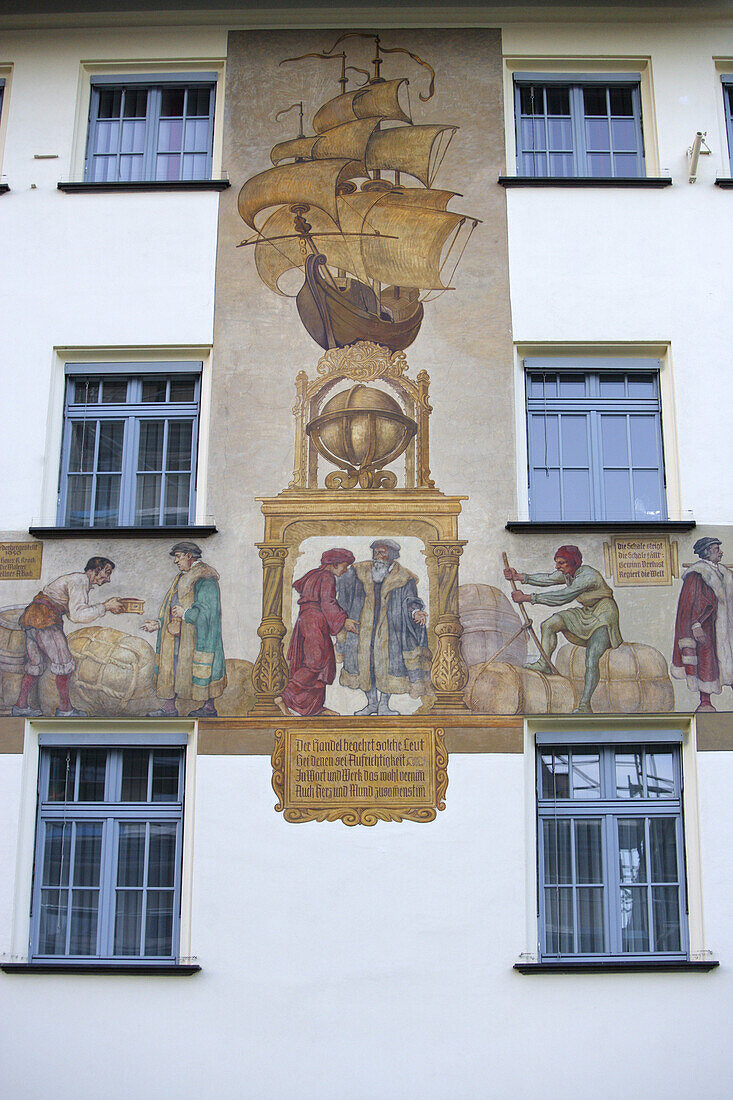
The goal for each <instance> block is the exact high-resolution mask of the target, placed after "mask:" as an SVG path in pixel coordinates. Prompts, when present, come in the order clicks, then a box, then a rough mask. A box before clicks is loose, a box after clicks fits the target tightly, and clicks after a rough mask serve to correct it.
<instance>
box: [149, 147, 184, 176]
mask: <svg viewBox="0 0 733 1100" xmlns="http://www.w3.org/2000/svg"><path fill="white" fill-rule="evenodd" d="M155 159H156V169H155V178H156V179H157V180H177V179H179V178H180V174H181V158H180V156H179V155H178V154H177V153H176V154H171V153H162V154H160V155H159V156H157V157H156V158H155Z"/></svg>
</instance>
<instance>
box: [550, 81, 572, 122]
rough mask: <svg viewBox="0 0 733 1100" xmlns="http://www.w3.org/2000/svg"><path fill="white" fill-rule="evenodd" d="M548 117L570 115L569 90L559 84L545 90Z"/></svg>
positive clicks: (551, 85)
mask: <svg viewBox="0 0 733 1100" xmlns="http://www.w3.org/2000/svg"><path fill="white" fill-rule="evenodd" d="M545 93H546V96H547V113H548V115H569V114H570V89H569V88H568V87H563V86H562V85H561V84H550V85H548V87H547V88H546V89H545Z"/></svg>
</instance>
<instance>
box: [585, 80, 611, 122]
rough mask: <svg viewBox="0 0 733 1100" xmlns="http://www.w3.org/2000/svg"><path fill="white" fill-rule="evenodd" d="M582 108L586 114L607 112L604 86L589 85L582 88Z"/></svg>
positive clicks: (603, 113)
mask: <svg viewBox="0 0 733 1100" xmlns="http://www.w3.org/2000/svg"><path fill="white" fill-rule="evenodd" d="M583 109H584V111H585V113H586V115H605V114H607V113H608V101H607V99H606V88H605V86H600V85H589V86H587V87H585V88H583Z"/></svg>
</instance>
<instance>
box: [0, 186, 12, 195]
mask: <svg viewBox="0 0 733 1100" xmlns="http://www.w3.org/2000/svg"><path fill="white" fill-rule="evenodd" d="M9 190H10V184H9V183H0V195H7V193H8V191H9Z"/></svg>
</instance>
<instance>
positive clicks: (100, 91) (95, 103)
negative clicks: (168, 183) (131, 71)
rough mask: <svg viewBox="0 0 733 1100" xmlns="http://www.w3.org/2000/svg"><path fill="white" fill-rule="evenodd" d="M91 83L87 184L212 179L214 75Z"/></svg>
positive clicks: (107, 79) (94, 79) (94, 80)
mask: <svg viewBox="0 0 733 1100" xmlns="http://www.w3.org/2000/svg"><path fill="white" fill-rule="evenodd" d="M91 83H92V89H91V101H90V107H89V133H88V137H87V155H86V163H85V168H84V179H85V181H87V182H90V183H116V182H119V181H129V182H132V181H135V180H199V179H210V178H211V167H212V149H213V139H214V100H215V92H216V74H215V73H198V74H177V75H176V76H165V77H161V76H145V77H140V76H130V77H108V76H101V77H92V81H91Z"/></svg>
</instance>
